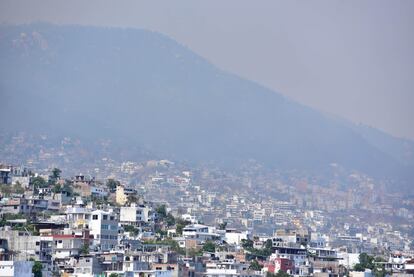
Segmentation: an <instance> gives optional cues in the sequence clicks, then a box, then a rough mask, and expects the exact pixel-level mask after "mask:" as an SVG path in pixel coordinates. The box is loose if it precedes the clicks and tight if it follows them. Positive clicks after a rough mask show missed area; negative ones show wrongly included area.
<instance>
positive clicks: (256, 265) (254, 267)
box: [249, 260, 263, 271]
mask: <svg viewBox="0 0 414 277" xmlns="http://www.w3.org/2000/svg"><path fill="white" fill-rule="evenodd" d="M262 268H263V266H262V265H261V264H259V262H258V261H257V260H253V261H251V262H250V266H249V269H251V270H254V271H260V270H262Z"/></svg>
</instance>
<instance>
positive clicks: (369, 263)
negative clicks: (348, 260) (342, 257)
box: [354, 253, 375, 271]
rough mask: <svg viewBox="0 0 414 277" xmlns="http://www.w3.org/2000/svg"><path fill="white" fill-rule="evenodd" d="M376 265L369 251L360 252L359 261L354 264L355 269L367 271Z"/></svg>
mask: <svg viewBox="0 0 414 277" xmlns="http://www.w3.org/2000/svg"><path fill="white" fill-rule="evenodd" d="M374 267H375V265H374V257H373V256H370V255H368V254H367V253H361V254H359V263H357V264H356V265H355V266H354V270H355V271H365V269H371V270H373V269H374Z"/></svg>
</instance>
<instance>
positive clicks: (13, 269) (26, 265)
mask: <svg viewBox="0 0 414 277" xmlns="http://www.w3.org/2000/svg"><path fill="white" fill-rule="evenodd" d="M32 267H33V262H29V261H0V276H2V277H14V276H19V277H32Z"/></svg>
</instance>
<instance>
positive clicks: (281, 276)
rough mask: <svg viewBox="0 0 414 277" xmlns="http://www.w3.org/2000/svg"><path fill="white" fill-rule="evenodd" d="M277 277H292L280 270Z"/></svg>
mask: <svg viewBox="0 0 414 277" xmlns="http://www.w3.org/2000/svg"><path fill="white" fill-rule="evenodd" d="M274 276H275V277H290V275H289V274H287V273H286V272H284V271H283V270H281V269H280V270H279V271H278V272H277V273H276V274H275V275H274Z"/></svg>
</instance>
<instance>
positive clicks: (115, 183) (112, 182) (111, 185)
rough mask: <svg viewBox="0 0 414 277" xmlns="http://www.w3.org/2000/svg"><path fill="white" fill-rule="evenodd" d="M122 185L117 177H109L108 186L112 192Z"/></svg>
mask: <svg viewBox="0 0 414 277" xmlns="http://www.w3.org/2000/svg"><path fill="white" fill-rule="evenodd" d="M119 185H121V183H120V182H119V181H117V180H115V179H108V180H106V186H107V187H108V189H109V191H110V192H115V191H116V187H117V186H119Z"/></svg>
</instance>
